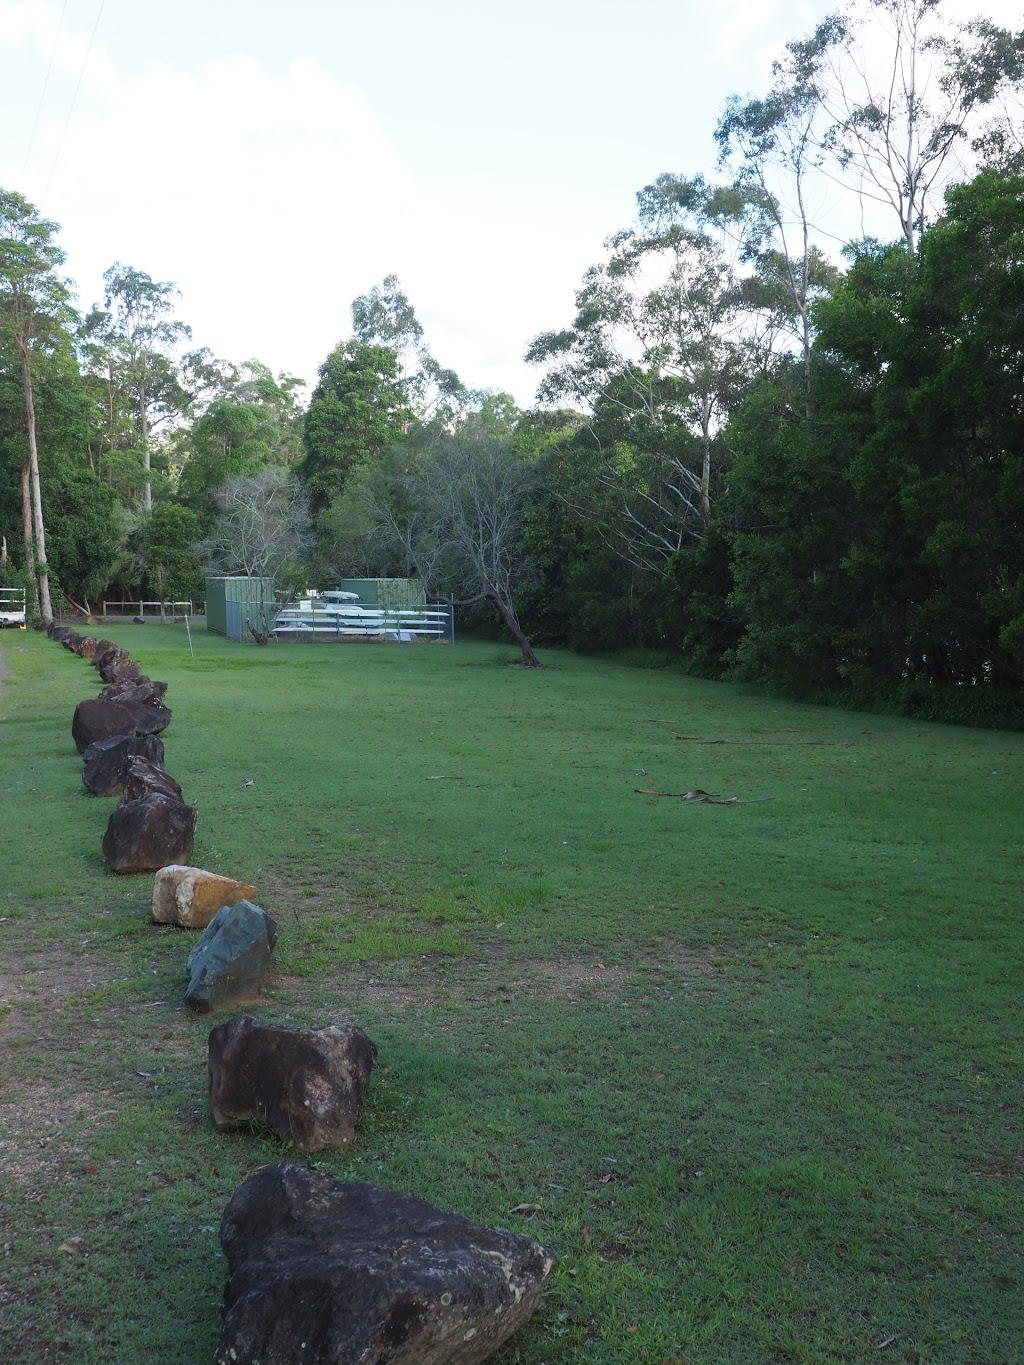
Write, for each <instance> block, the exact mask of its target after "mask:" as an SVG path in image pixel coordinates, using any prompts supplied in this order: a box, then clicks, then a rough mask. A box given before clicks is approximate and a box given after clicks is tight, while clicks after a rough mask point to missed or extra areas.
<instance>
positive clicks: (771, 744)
mask: <svg viewBox="0 0 1024 1365" xmlns="http://www.w3.org/2000/svg"><path fill="white" fill-rule="evenodd" d="M672 738H673V739H689V740H692V741H693V743H694V744H743V745H748V746H750V747H760V748H776V749H778V748H787V749H791V748H798V747H800V746H801V745H815V746H817V747H819V748H828V747H831V746H834V745H836V744H838V743H839V742H840V741H839V740H837V739H702V738H701V736H700V735H677V734H673V735H672ZM846 747H847V748H848V749H849V748H850V747H851V746H850V744H849V743H847V744H846Z"/></svg>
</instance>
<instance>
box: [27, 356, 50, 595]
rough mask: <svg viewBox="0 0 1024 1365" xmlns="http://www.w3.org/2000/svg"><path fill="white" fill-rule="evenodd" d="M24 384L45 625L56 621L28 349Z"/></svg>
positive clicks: (37, 571)
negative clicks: (47, 564) (47, 561)
mask: <svg viewBox="0 0 1024 1365" xmlns="http://www.w3.org/2000/svg"><path fill="white" fill-rule="evenodd" d="M20 349H21V380H22V386H23V388H24V390H25V431H26V435H27V436H28V468H29V480H30V484H31V489H32V521H33V526H34V529H35V541H36V554H37V555H38V559H37V562H36V575H37V577H38V579H39V610H40V613H41V614H42V617H43V620H44V621H52V620H53V608H52V607H51V605H50V575H49V571H48V569H47V566H46V531H45V529H44V527H43V495H42V489H41V486H40V481H39V449H38V447H37V445H36V405H35V400H34V399H33V396H32V372H31V370H30V369H29V364H28V347H27V346H22V347H21V348H20Z"/></svg>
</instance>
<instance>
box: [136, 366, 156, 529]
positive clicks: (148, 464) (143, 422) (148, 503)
mask: <svg viewBox="0 0 1024 1365" xmlns="http://www.w3.org/2000/svg"><path fill="white" fill-rule="evenodd" d="M139 428H140V431H141V433H142V458H143V463H144V465H145V469H146V483H145V489H144V496H143V506H144V507H145V509H146V511H147V512H152V510H153V481H152V479H151V478H150V470H151V469H152V461H151V459H150V454H149V409H148V408H147V406H146V386H145V384H140V385H139Z"/></svg>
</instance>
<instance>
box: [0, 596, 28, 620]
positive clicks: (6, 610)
mask: <svg viewBox="0 0 1024 1365" xmlns="http://www.w3.org/2000/svg"><path fill="white" fill-rule="evenodd" d="M2 626H19V627H20V628H21V629H22V630H24V629H25V589H24V588H0V627H2Z"/></svg>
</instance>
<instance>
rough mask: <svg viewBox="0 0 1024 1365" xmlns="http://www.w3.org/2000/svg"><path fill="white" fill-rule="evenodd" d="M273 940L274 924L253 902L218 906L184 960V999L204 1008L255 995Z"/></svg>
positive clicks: (208, 1008)
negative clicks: (186, 981) (185, 975)
mask: <svg viewBox="0 0 1024 1365" xmlns="http://www.w3.org/2000/svg"><path fill="white" fill-rule="evenodd" d="M276 942H277V923H276V921H274V920H272V919H271V918H270V916H269V915H268V914H267V913H266V911H265V910H262V909H261V908H260V907H259V906H258V905H253V904H252V902H251V901H246V900H242V901H239V902H238V904H237V905H225V906H223V907H222V908H221V909H220V910H218V911H217V913H216V914H215V915H214V917H213V919H212V920H210V923H209V924H208V925H207V926H206V929H205V930H204V932H203V936H202V938H201V939H200V940H199V942H198V943H197V944H196V946H195V947H194V948H193V949H192V951H191V952H190V953H189V955H188V958H187V960H186V963H185V970H186V972H187V974H188V987H187V989H186V991H185V1003H186V1004H187V1005H191V1006H192V1008H193V1009H196V1010H199V1011H200V1013H205V1012H206V1011H207V1010H216V1009H221V1008H222V1007H223V1006H224V1005H228V1004H230V1003H231V1002H232V1001H233V1000H238V999H241V998H243V997H245V996H251V995H255V993H256V992H257V991H258V990H259V987H260V985H261V983H262V981H263V978H264V976H265V975H266V972H267V968H268V967H269V966H270V958H271V954H272V953H273V951H274V944H275V943H276Z"/></svg>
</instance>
